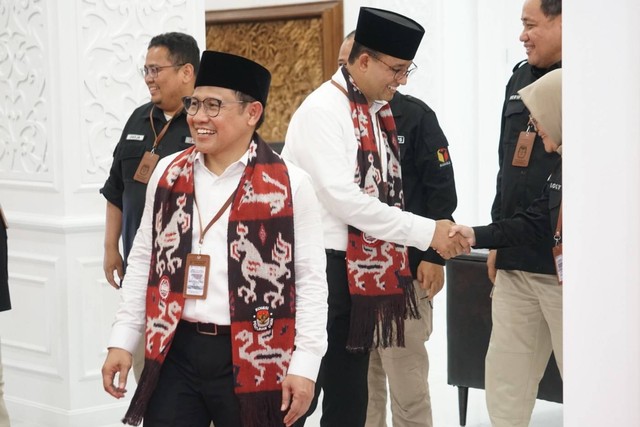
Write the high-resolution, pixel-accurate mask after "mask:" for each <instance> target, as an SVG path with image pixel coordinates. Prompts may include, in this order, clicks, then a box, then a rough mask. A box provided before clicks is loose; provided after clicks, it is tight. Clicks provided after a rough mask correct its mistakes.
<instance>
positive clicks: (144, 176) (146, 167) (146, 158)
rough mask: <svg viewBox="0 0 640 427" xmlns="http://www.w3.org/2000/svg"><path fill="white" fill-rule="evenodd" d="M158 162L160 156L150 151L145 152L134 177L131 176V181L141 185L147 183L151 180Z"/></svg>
mask: <svg viewBox="0 0 640 427" xmlns="http://www.w3.org/2000/svg"><path fill="white" fill-rule="evenodd" d="M158 160H160V156H158V155H157V154H155V153H152V152H150V151H145V153H144V155H143V156H142V159H141V160H140V164H139V165H138V169H137V170H136V173H135V175H133V179H134V180H136V181H138V182H141V183H143V184H147V183H148V182H149V178H151V174H152V173H153V170H154V169H155V168H156V165H157V164H158Z"/></svg>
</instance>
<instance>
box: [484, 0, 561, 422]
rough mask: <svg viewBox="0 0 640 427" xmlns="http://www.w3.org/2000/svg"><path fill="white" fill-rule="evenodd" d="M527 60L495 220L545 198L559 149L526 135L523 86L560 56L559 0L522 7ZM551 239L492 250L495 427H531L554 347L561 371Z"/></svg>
mask: <svg viewBox="0 0 640 427" xmlns="http://www.w3.org/2000/svg"><path fill="white" fill-rule="evenodd" d="M522 25H523V30H522V33H521V35H520V41H522V42H523V43H524V47H525V49H526V53H527V62H522V63H520V64H518V65H517V66H516V67H515V68H514V72H513V76H512V77H511V79H510V80H509V83H508V84H507V90H506V96H505V103H504V107H503V111H502V126H501V135H500V147H499V162H500V170H499V172H498V178H497V186H496V190H497V193H496V197H495V200H494V203H493V207H492V211H491V214H492V220H493V221H494V222H496V221H499V220H501V219H504V218H509V217H511V216H512V215H514V214H515V213H517V212H523V211H525V210H526V209H527V207H528V206H529V205H530V204H531V202H533V200H534V199H536V198H537V197H539V195H540V194H541V192H542V189H543V188H544V186H545V183H546V180H547V178H548V177H549V175H550V173H551V172H552V169H553V168H554V166H555V165H556V163H557V162H558V159H559V157H558V154H556V153H547V152H545V150H544V145H543V143H542V140H541V139H540V137H539V136H535V133H533V126H531V127H530V128H529V130H531V131H532V132H531V133H529V135H530V136H531V135H533V136H534V137H535V138H528V137H527V135H526V132H525V131H527V128H528V127H529V111H528V110H527V109H526V107H525V105H524V104H523V102H522V100H521V98H520V95H518V91H519V90H520V89H522V88H523V87H525V86H527V85H529V84H530V83H532V82H534V81H536V80H537V79H538V78H539V77H541V76H543V75H544V74H546V73H547V72H549V71H551V70H553V69H556V68H559V67H560V66H561V59H562V2H561V0H525V2H524V6H523V8H522ZM553 243H554V242H553V239H552V237H551V236H549V237H548V238H547V239H545V240H543V241H541V242H540V243H538V244H534V245H528V246H518V247H514V248H505V249H499V250H497V251H491V252H490V254H489V258H488V261H487V266H488V270H489V278H490V279H491V280H492V281H493V283H494V290H493V301H492V318H493V330H492V333H491V340H490V342H489V349H488V352H487V356H486V360H485V389H486V396H487V408H488V410H489V416H490V418H491V423H492V426H493V427H526V426H528V425H529V419H530V417H531V412H532V410H533V406H534V405H535V399H536V395H537V391H538V383H539V382H540V379H541V378H542V376H543V374H544V370H545V367H546V365H547V363H548V361H549V357H550V355H551V351H552V349H553V351H554V353H555V357H556V360H557V362H558V367H559V368H560V372H562V288H561V287H560V286H559V284H558V280H557V277H556V272H555V266H554V261H553V256H552V251H551V248H552V247H553Z"/></svg>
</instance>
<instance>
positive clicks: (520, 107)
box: [491, 63, 561, 274]
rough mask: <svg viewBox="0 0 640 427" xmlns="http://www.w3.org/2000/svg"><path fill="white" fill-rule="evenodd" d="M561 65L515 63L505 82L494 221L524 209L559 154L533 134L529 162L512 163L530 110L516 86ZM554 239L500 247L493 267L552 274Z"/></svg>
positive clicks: (534, 79)
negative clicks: (552, 151) (514, 164)
mask: <svg viewBox="0 0 640 427" xmlns="http://www.w3.org/2000/svg"><path fill="white" fill-rule="evenodd" d="M560 65H561V64H560V63H557V64H555V65H553V66H552V67H550V68H548V69H544V70H543V69H538V68H535V67H532V66H531V65H529V64H528V63H521V64H519V65H518V66H516V68H515V69H514V73H513V75H512V76H511V79H510V80H509V83H508V84H507V90H506V95H505V102H504V106H503V109H502V126H501V133H500V146H499V150H498V156H499V162H500V163H499V164H500V169H499V171H498V179H497V185H496V197H495V199H494V202H493V207H492V209H491V218H492V220H493V221H494V222H497V221H499V220H501V219H504V218H510V217H511V216H513V215H514V214H516V213H518V212H524V211H525V210H526V209H527V207H529V205H531V203H532V202H533V201H534V200H535V199H536V198H537V197H538V196H539V195H540V191H541V190H542V188H543V187H544V185H545V182H546V180H547V178H548V177H549V174H550V173H551V171H552V169H553V168H554V166H555V164H556V162H557V161H558V158H559V156H558V154H556V153H547V152H545V151H544V144H543V142H542V140H541V139H540V137H536V139H535V141H534V144H533V150H532V153H531V158H530V160H529V166H527V167H517V166H513V165H512V164H511V162H512V160H513V155H514V152H515V148H516V142H517V141H518V136H519V134H520V132H521V131H524V130H526V129H527V123H528V121H529V111H528V110H527V108H526V107H525V106H524V103H523V102H522V100H521V99H520V95H518V90H520V89H522V88H523V87H525V86H527V85H529V84H531V83H533V82H534V81H536V80H537V79H538V78H540V77H542V76H543V75H544V74H546V73H547V72H549V71H551V70H553V69H556V68H559V67H560ZM553 243H554V242H553V239H552V238H551V236H548V238H546V239H542V240H539V241H537V243H532V244H528V245H521V246H516V247H510V248H504V249H500V250H498V254H497V257H496V268H499V269H502V270H522V271H528V272H531V273H543V274H555V266H554V262H553V256H552V253H551V250H550V248H551V247H552V246H553Z"/></svg>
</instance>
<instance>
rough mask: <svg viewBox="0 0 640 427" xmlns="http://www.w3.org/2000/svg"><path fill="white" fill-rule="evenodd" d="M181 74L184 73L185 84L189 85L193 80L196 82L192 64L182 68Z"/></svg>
mask: <svg viewBox="0 0 640 427" xmlns="http://www.w3.org/2000/svg"><path fill="white" fill-rule="evenodd" d="M181 73H182V79H183V80H184V82H185V83H189V82H191V81H192V80H195V78H196V75H195V70H194V68H193V64H191V63H187V64H184V65H183V66H182V69H181Z"/></svg>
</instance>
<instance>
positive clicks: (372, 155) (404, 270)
mask: <svg viewBox="0 0 640 427" xmlns="http://www.w3.org/2000/svg"><path fill="white" fill-rule="evenodd" d="M342 73H343V75H344V77H345V80H346V82H347V97H348V98H349V104H350V106H351V118H352V119H353V126H354V129H355V131H356V132H355V133H356V137H357V138H358V153H357V158H356V162H357V164H356V172H355V178H354V179H355V182H356V183H358V185H359V186H360V188H361V189H362V192H363V193H365V194H369V195H370V196H371V197H376V198H378V199H380V200H381V201H382V202H384V203H386V204H388V205H389V206H395V207H398V208H400V209H402V208H403V206H404V201H403V192H402V178H401V172H400V149H399V146H398V135H397V132H396V125H395V121H394V120H393V115H392V113H391V108H390V107H389V104H386V105H385V106H383V107H382V108H381V109H380V111H379V112H378V114H377V117H378V118H379V123H380V131H381V134H382V138H383V141H382V144H381V145H382V146H384V147H385V149H386V154H387V159H388V162H387V173H386V180H383V179H382V162H381V159H380V154H379V153H378V146H377V144H376V139H375V134H374V128H373V126H372V124H371V121H370V119H371V116H370V114H369V103H368V102H367V100H366V98H365V96H364V94H363V93H362V92H361V91H360V89H359V88H358V87H357V86H356V84H355V82H354V80H353V78H352V77H351V75H350V74H349V72H348V71H347V69H346V67H342ZM385 181H386V182H385ZM347 275H348V281H349V293H350V294H351V302H352V305H351V324H350V327H349V337H348V339H347V349H348V350H350V351H354V352H356V351H368V350H369V349H371V347H373V346H382V347H388V346H392V345H398V346H404V320H405V319H406V318H407V317H412V318H415V317H418V311H417V303H416V296H415V292H414V289H413V285H412V283H413V278H412V276H411V270H410V268H409V259H408V253H407V248H406V247H405V246H402V245H398V244H395V243H392V242H386V241H382V240H378V239H375V238H373V237H371V236H368V235H367V234H366V233H363V232H362V231H360V230H359V229H357V228H355V227H352V226H349V233H348V244H347Z"/></svg>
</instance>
